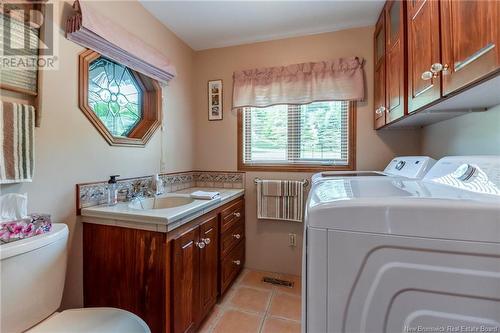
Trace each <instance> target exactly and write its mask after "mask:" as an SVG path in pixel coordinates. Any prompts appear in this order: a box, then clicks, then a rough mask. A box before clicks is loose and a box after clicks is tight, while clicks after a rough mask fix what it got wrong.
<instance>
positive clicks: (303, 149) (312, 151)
mask: <svg viewBox="0 0 500 333" xmlns="http://www.w3.org/2000/svg"><path fill="white" fill-rule="evenodd" d="M350 110H351V107H350V103H349V102H346V101H335V102H328V101H327V102H314V103H311V104H306V105H275V106H270V107H266V108H244V109H243V110H242V114H241V122H242V123H241V131H242V133H241V139H242V143H241V154H240V155H241V156H240V157H241V159H242V161H241V162H242V163H243V165H244V166H250V167H252V166H271V167H272V166H292V167H297V166H302V167H305V168H307V167H322V168H328V167H339V168H344V169H348V168H350V167H351V158H350V157H351V156H350V154H351V150H352V147H351V146H350V145H351V142H352V140H351V139H350V137H351V134H352V133H351V127H350V121H351V117H350V113H351V111H350Z"/></svg>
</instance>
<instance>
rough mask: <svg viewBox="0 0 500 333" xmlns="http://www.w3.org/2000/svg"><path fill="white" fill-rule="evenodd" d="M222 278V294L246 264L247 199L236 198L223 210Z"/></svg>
mask: <svg viewBox="0 0 500 333" xmlns="http://www.w3.org/2000/svg"><path fill="white" fill-rule="evenodd" d="M220 216H221V220H220V240H221V241H220V258H221V259H220V274H219V276H220V280H219V294H220V295H221V296H222V295H224V293H225V292H226V291H227V289H228V288H229V287H230V286H231V284H232V283H233V282H234V280H235V279H236V277H237V276H238V275H239V273H240V272H241V270H242V269H243V266H244V265H245V201H244V200H236V201H234V202H233V204H230V205H228V206H226V207H225V208H224V209H222V211H221V215H220Z"/></svg>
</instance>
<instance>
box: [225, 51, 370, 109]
mask: <svg viewBox="0 0 500 333" xmlns="http://www.w3.org/2000/svg"><path fill="white" fill-rule="evenodd" d="M364 98H365V88H364V73H363V59H361V58H358V57H352V58H340V59H337V60H332V61H321V62H306V63H302V64H296V65H289V66H279V67H267V68H258V69H250V70H243V71H238V72H235V73H234V74H233V108H240V107H266V106H271V105H276V104H308V103H311V102H316V101H362V100H364Z"/></svg>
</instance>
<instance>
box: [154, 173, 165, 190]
mask: <svg viewBox="0 0 500 333" xmlns="http://www.w3.org/2000/svg"><path fill="white" fill-rule="evenodd" d="M153 190H154V191H155V194H156V195H161V194H163V193H164V192H165V185H164V184H163V180H162V179H161V177H160V175H159V174H155V175H154V176H153Z"/></svg>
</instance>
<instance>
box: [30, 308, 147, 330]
mask: <svg viewBox="0 0 500 333" xmlns="http://www.w3.org/2000/svg"><path fill="white" fill-rule="evenodd" d="M70 332H71V333H151V331H150V329H149V327H148V325H147V324H146V323H145V322H144V320H142V319H141V318H139V317H138V316H136V315H135V314H133V313H131V312H128V311H125V310H121V309H116V308H83V309H71V310H65V311H63V312H61V313H56V314H54V315H53V316H51V317H49V318H47V319H45V320H44V321H42V322H41V323H40V324H38V325H36V326H35V327H33V328H32V329H30V330H28V331H27V333H70Z"/></svg>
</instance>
